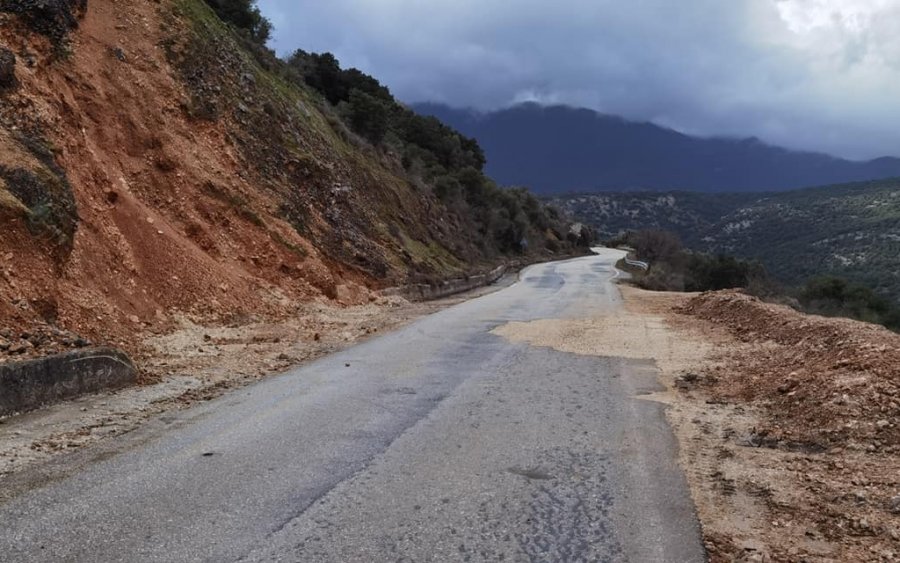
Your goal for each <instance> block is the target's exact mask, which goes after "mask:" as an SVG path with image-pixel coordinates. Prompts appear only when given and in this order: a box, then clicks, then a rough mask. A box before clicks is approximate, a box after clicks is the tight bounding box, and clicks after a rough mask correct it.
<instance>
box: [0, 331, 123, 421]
mask: <svg viewBox="0 0 900 563" xmlns="http://www.w3.org/2000/svg"><path fill="white" fill-rule="evenodd" d="M136 380H137V371H136V370H135V368H134V364H132V363H131V360H130V359H129V358H128V356H126V355H125V353H124V352H121V351H119V350H116V349H114V348H89V349H84V350H78V351H74V352H67V353H65V354H59V355H57V356H48V357H46V358H38V359H36V360H27V361H24V362H14V363H7V364H0V416H5V415H9V414H13V413H16V412H22V411H27V410H31V409H35V408H37V407H40V406H42V405H47V404H51V403H56V402H59V401H61V400H63V399H70V398H72V397H77V396H79V395H84V394H86V393H96V392H97V391H103V390H106V389H116V388H119V387H124V386H126V385H131V384H134V383H135V381H136Z"/></svg>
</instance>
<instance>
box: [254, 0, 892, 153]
mask: <svg viewBox="0 0 900 563" xmlns="http://www.w3.org/2000/svg"><path fill="white" fill-rule="evenodd" d="M259 6H260V8H261V9H262V11H263V13H265V15H266V16H268V17H269V18H270V19H271V20H272V22H273V23H274V24H275V28H276V29H275V35H274V41H273V46H274V47H275V49H276V50H277V51H278V52H279V54H285V53H287V52H290V51H293V50H294V49H296V48H298V47H299V48H303V49H305V50H307V51H317V52H320V51H330V52H332V53H334V54H335V55H336V56H337V57H338V59H340V61H341V63H342V65H344V66H345V67H349V66H355V67H357V68H359V69H361V70H363V71H365V72H367V73H369V74H372V75H374V76H375V77H376V78H378V79H379V80H380V81H381V82H382V83H384V84H386V85H387V86H388V87H390V88H391V90H392V91H393V93H394V94H395V95H396V96H397V97H398V98H400V99H401V100H403V101H406V102H419V101H437V102H444V103H447V104H450V105H454V106H470V107H475V108H479V109H495V108H500V107H505V106H508V105H511V104H513V103H516V102H521V101H539V102H543V103H564V104H569V105H575V106H584V107H590V108H593V109H596V110H598V111H601V112H605V113H611V114H617V115H622V116H625V117H628V118H632V119H640V120H647V121H653V122H656V123H659V124H663V125H668V126H670V127H673V128H675V129H678V130H680V131H684V132H687V133H695V134H703V135H732V136H757V137H760V138H762V139H764V140H766V141H768V142H771V143H775V144H781V145H785V146H789V147H793V148H803V149H811V150H819V151H824V152H830V153H833V154H837V155H840V156H845V157H849V158H870V157H875V156H883V155H900V0H677V1H674V0H616V1H611V0H555V1H552V2H551V1H547V0H327V1H323V0H259Z"/></svg>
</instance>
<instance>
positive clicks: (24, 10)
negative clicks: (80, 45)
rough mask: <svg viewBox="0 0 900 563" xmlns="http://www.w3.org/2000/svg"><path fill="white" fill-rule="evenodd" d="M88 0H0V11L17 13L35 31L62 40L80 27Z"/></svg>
mask: <svg viewBox="0 0 900 563" xmlns="http://www.w3.org/2000/svg"><path fill="white" fill-rule="evenodd" d="M86 9H87V0H0V12H7V13H11V14H17V15H19V16H20V17H22V19H23V20H25V22H26V23H28V25H29V27H31V28H32V29H33V30H34V31H37V32H38V33H41V34H43V35H46V36H48V37H50V38H51V39H54V40H57V41H59V40H62V39H63V38H65V36H66V34H68V33H69V32H70V31H72V30H73V29H75V28H76V27H78V16H79V15H80V14H82V13H83V12H84V11H85V10H86Z"/></svg>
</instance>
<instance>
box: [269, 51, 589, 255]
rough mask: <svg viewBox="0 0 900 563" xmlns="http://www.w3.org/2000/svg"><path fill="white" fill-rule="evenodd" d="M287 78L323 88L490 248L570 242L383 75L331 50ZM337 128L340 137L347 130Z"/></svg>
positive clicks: (479, 155) (309, 58)
mask: <svg viewBox="0 0 900 563" xmlns="http://www.w3.org/2000/svg"><path fill="white" fill-rule="evenodd" d="M285 62H286V67H287V68H286V72H285V77H286V78H287V79H288V80H291V81H294V82H295V83H297V84H302V85H305V86H308V87H310V88H312V89H313V90H315V91H317V92H318V93H319V94H321V95H322V97H323V98H324V99H325V100H326V101H327V102H328V103H329V104H330V105H331V106H333V107H336V108H337V114H338V115H340V116H341V117H342V121H343V123H345V124H346V125H347V127H349V129H350V130H351V131H353V132H354V133H356V134H357V135H360V136H361V137H363V138H364V139H366V140H367V141H368V142H369V143H371V144H372V145H373V146H375V147H379V146H382V147H383V146H384V145H390V150H391V152H396V153H398V154H399V155H400V157H401V163H402V165H403V167H404V168H405V169H406V171H407V173H409V174H410V175H411V176H413V177H417V178H418V179H419V180H420V181H421V182H422V184H423V185H430V186H432V189H433V192H434V194H435V196H437V198H438V199H440V200H441V201H442V202H443V203H444V204H445V205H446V207H447V208H448V209H451V210H454V211H455V212H457V213H459V214H461V215H465V216H467V217H469V218H471V219H472V222H473V223H474V225H475V227H476V229H477V234H478V236H479V242H480V244H482V246H483V248H484V249H485V250H487V249H493V250H496V251H499V252H501V253H507V254H508V253H519V252H524V251H526V250H528V249H529V247H530V245H532V244H534V243H536V242H538V241H539V240H540V241H541V243H542V244H543V245H544V246H546V242H545V237H547V236H548V232H549V233H550V234H551V235H552V236H551V238H552V239H554V240H555V241H566V240H568V237H567V235H565V234H564V227H563V221H562V219H561V217H560V215H559V212H558V211H555V210H552V211H551V210H550V208H548V207H547V206H545V205H544V204H542V203H541V202H540V201H539V200H538V199H537V198H535V197H534V196H533V195H531V194H530V193H528V192H527V191H526V190H523V189H501V188H500V187H498V186H497V185H496V184H495V183H494V182H493V181H492V180H491V179H490V178H488V177H487V176H485V175H484V172H483V169H484V165H485V156H484V151H482V149H481V147H480V146H479V145H478V142H477V141H476V140H475V139H471V138H469V137H466V136H464V135H462V134H460V133H459V132H458V131H455V130H454V129H452V128H450V127H448V126H447V125H444V124H443V123H442V122H441V121H440V120H438V119H436V118H434V117H430V116H429V117H426V116H421V115H418V114H416V113H415V112H413V111H412V110H410V109H409V108H407V107H405V106H404V105H402V104H401V103H400V102H398V101H397V100H396V99H394V97H393V95H392V94H391V92H390V90H388V88H386V87H385V86H383V85H382V84H381V83H379V82H378V80H376V79H375V78H373V77H371V76H369V75H367V74H365V73H363V72H361V71H359V70H358V69H355V68H350V69H342V68H341V65H340V62H339V61H338V60H337V59H336V58H335V57H334V55H332V54H331V53H321V54H319V53H307V52H306V51H303V50H297V51H296V52H294V53H293V54H292V55H291V56H290V57H288V58H287V60H286V61H285ZM332 127H333V128H334V129H335V130H336V131H337V132H338V134H340V129H341V127H340V126H337V125H335V124H333V125H332ZM574 238H575V241H574V242H573V241H569V242H570V243H571V244H572V245H573V246H589V245H590V244H591V243H592V242H593V239H592V232H591V231H590V230H589V229H588V230H587V231H586V232H583V233H579V234H578V235H576V236H574Z"/></svg>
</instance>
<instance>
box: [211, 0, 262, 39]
mask: <svg viewBox="0 0 900 563" xmlns="http://www.w3.org/2000/svg"><path fill="white" fill-rule="evenodd" d="M206 3H207V4H209V6H210V8H212V9H213V11H214V12H215V13H216V15H217V16H219V17H220V18H221V19H222V21H226V22H228V23H230V24H232V25H233V26H234V27H236V28H238V29H239V30H241V31H243V32H245V33H247V34H248V35H249V37H250V39H252V40H253V41H254V42H255V43H257V44H259V45H265V44H266V42H268V41H269V38H270V36H271V35H272V22H270V21H269V20H267V19H266V18H265V17H263V15H262V13H261V12H260V11H259V8H258V7H257V6H256V0H206Z"/></svg>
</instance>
